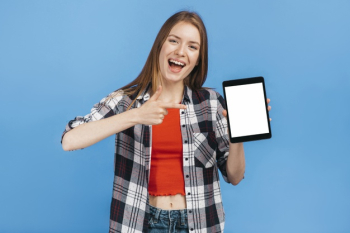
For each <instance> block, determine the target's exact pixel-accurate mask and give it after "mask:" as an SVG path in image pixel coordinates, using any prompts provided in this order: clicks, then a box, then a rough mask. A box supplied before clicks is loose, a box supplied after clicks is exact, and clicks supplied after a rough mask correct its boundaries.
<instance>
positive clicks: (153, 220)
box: [148, 205, 188, 233]
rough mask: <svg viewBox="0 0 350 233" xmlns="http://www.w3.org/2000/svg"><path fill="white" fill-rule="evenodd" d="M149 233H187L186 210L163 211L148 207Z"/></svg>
mask: <svg viewBox="0 0 350 233" xmlns="http://www.w3.org/2000/svg"><path fill="white" fill-rule="evenodd" d="M150 212H151V216H150V220H149V222H148V232H149V233H175V232H176V233H185V232H186V233H187V232H188V225H187V210H186V209H183V210H163V209H159V208H156V207H154V206H151V205H150Z"/></svg>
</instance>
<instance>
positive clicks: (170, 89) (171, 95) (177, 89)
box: [158, 81, 184, 103]
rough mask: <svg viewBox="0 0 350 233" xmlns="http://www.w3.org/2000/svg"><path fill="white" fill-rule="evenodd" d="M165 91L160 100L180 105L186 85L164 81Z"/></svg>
mask: <svg viewBox="0 0 350 233" xmlns="http://www.w3.org/2000/svg"><path fill="white" fill-rule="evenodd" d="M162 87H163V91H162V94H161V95H160V96H159V98H158V99H159V100H161V101H163V102H166V103H180V102H181V100H182V97H183V93H184V83H183V82H177V83H169V82H166V81H163V85H162Z"/></svg>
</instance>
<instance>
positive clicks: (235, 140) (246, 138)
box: [222, 76, 272, 143]
mask: <svg viewBox="0 0 350 233" xmlns="http://www.w3.org/2000/svg"><path fill="white" fill-rule="evenodd" d="M253 83H262V86H263V89H264V98H265V109H266V116H267V118H266V119H267V123H268V126H269V132H268V133H263V134H254V135H248V136H241V137H231V126H230V122H229V120H228V119H229V113H228V112H229V111H228V105H227V101H226V91H225V87H230V86H239V85H245V84H253ZM222 87H223V90H224V97H225V103H226V112H227V117H226V118H227V125H228V130H229V132H228V133H229V134H228V136H229V138H230V141H231V143H238V142H248V141H256V140H262V139H269V138H271V137H272V134H271V126H270V120H269V119H270V116H269V111H268V109H267V108H268V104H267V102H266V100H267V99H266V90H265V81H264V78H263V77H262V76H259V77H252V78H243V79H235V80H227V81H224V82H222Z"/></svg>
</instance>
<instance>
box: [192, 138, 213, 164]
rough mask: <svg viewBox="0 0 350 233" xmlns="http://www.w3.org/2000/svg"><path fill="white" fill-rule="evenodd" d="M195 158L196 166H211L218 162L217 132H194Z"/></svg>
mask: <svg viewBox="0 0 350 233" xmlns="http://www.w3.org/2000/svg"><path fill="white" fill-rule="evenodd" d="M193 146H194V148H193V149H194V159H195V166H196V167H203V168H210V167H212V166H214V165H215V163H216V147H217V143H216V137H215V132H214V131H212V132H201V133H193Z"/></svg>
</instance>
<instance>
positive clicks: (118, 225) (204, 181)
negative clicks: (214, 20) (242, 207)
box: [62, 11, 245, 233]
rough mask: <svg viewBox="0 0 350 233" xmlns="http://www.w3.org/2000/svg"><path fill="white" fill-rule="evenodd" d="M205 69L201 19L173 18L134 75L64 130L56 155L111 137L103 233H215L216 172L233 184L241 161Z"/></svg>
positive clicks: (219, 225)
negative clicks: (108, 199) (109, 189)
mask: <svg viewBox="0 0 350 233" xmlns="http://www.w3.org/2000/svg"><path fill="white" fill-rule="evenodd" d="M207 69H208V42H207V34H206V29H205V26H204V24H203V22H202V20H201V18H200V17H199V16H198V15H197V14H196V13H193V12H187V11H182V12H178V13H176V14H174V15H173V16H171V17H170V18H169V19H168V20H167V21H166V22H165V23H164V25H163V26H162V28H161V29H160V31H159V33H158V35H157V38H156V40H155V42H154V44H153V47H152V49H151V52H150V54H149V57H148V59H147V61H146V64H145V66H144V68H143V69H142V71H141V73H140V75H139V76H138V77H137V78H136V79H135V80H134V81H132V82H131V83H130V84H128V85H126V86H124V87H122V88H120V89H118V90H117V91H115V92H113V93H112V94H110V95H108V96H107V97H106V98H104V99H102V100H101V101H100V102H99V103H98V104H96V105H94V107H93V108H92V110H91V113H90V114H88V115H86V116H84V117H76V118H75V119H74V120H72V121H70V122H69V123H68V125H67V126H66V130H65V131H64V133H63V136H62V146H63V149H64V150H75V149H80V148H85V147H88V146H90V145H92V144H95V143H96V142H98V141H101V140H102V139H104V138H106V137H108V136H111V135H113V134H116V139H115V169H114V173H115V178H114V187H113V198H112V203H111V211H110V230H109V232H163V231H164V232H198V233H199V232H223V230H224V222H225V213H224V209H223V205H222V201H221V192H220V184H219V175H218V169H220V171H221V173H222V175H223V178H224V180H225V181H226V182H229V183H231V184H234V185H236V184H238V183H239V182H240V181H241V179H242V178H243V175H244V169H245V159H244V150H243V144H242V143H237V144H231V143H230V142H229V140H228V136H227V121H226V118H225V117H226V111H225V110H224V109H225V105H224V100H223V98H222V97H221V96H220V94H218V93H217V92H215V91H213V90H211V89H207V88H203V87H202V85H203V83H204V81H205V79H206V76H207Z"/></svg>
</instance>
